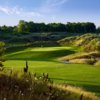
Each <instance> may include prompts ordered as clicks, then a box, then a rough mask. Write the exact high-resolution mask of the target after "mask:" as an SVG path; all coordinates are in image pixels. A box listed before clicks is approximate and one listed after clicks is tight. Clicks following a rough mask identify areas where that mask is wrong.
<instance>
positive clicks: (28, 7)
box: [0, 0, 100, 26]
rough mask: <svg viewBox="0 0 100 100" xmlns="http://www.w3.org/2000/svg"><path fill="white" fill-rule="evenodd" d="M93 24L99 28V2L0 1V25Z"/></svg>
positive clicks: (90, 0) (80, 0) (95, 0)
mask: <svg viewBox="0 0 100 100" xmlns="http://www.w3.org/2000/svg"><path fill="white" fill-rule="evenodd" d="M19 20H25V21H34V22H45V23H52V22H57V23H58V22H61V23H67V22H93V23H95V24H96V25H97V26H100V0H0V25H8V26H10V25H11V26H13V25H17V24H18V22H19Z"/></svg>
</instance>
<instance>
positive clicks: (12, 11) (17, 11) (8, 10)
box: [0, 6, 42, 17]
mask: <svg viewBox="0 0 100 100" xmlns="http://www.w3.org/2000/svg"><path fill="white" fill-rule="evenodd" d="M0 12H1V13H4V14H7V15H18V16H27V17H28V16H29V17H41V16H42V15H41V14H40V13H38V12H34V11H25V10H24V9H23V8H19V7H17V6H16V7H7V6H6V7H3V6H0Z"/></svg>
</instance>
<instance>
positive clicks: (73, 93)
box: [0, 70, 99, 100]
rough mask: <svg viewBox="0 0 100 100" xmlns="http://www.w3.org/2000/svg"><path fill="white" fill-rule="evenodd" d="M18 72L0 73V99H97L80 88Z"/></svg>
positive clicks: (97, 99)
mask: <svg viewBox="0 0 100 100" xmlns="http://www.w3.org/2000/svg"><path fill="white" fill-rule="evenodd" d="M19 74H20V73H18V72H17V73H15V72H12V70H10V72H6V74H5V73H3V72H2V73H0V100H99V98H98V97H96V96H95V95H94V94H92V93H89V92H86V91H83V90H82V89H80V88H75V87H72V86H69V85H66V86H64V85H57V84H53V83H50V82H49V81H48V80H47V79H45V78H44V77H43V76H40V77H38V76H37V75H33V74H31V73H23V74H22V73H21V74H20V75H19Z"/></svg>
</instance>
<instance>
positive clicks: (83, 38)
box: [58, 34, 100, 52]
mask: <svg viewBox="0 0 100 100" xmlns="http://www.w3.org/2000/svg"><path fill="white" fill-rule="evenodd" d="M58 43H59V44H60V45H69V44H70V45H74V46H78V47H82V48H83V50H84V51H87V52H91V51H96V50H100V34H84V35H80V36H73V37H67V38H64V39H62V40H60V41H58Z"/></svg>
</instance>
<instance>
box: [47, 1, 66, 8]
mask: <svg viewBox="0 0 100 100" xmlns="http://www.w3.org/2000/svg"><path fill="white" fill-rule="evenodd" d="M67 1H68V0H47V2H46V4H47V5H49V6H52V7H53V6H59V5H62V4H64V3H65V2H67Z"/></svg>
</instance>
